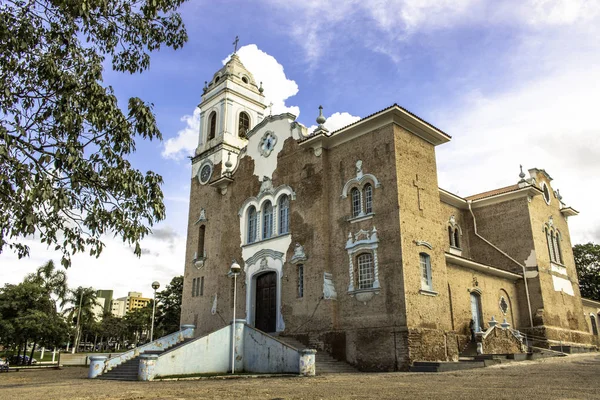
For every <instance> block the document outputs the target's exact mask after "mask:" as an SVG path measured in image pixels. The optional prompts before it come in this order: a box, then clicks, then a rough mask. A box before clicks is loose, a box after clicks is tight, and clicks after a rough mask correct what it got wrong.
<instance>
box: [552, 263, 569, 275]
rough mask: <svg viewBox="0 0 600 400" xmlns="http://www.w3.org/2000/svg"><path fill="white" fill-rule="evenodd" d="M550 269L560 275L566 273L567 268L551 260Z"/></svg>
mask: <svg viewBox="0 0 600 400" xmlns="http://www.w3.org/2000/svg"><path fill="white" fill-rule="evenodd" d="M550 270H551V271H554V272H558V273H559V274H561V275H565V276H566V275H567V268H566V267H563V266H562V265H558V264H555V263H553V262H551V263H550Z"/></svg>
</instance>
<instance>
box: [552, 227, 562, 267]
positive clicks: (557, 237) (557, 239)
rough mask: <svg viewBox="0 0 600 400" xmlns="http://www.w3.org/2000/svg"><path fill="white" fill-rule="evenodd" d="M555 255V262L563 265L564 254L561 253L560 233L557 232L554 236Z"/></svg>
mask: <svg viewBox="0 0 600 400" xmlns="http://www.w3.org/2000/svg"><path fill="white" fill-rule="evenodd" d="M553 243H554V253H555V256H554V258H555V260H556V262H557V263H560V264H562V263H563V261H562V254H561V253H560V235H559V234H558V231H557V232H555V234H554V242H553Z"/></svg>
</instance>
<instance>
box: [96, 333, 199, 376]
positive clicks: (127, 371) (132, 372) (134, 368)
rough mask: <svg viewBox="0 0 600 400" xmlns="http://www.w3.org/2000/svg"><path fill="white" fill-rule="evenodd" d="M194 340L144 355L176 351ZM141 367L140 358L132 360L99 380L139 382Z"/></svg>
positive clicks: (106, 373)
mask: <svg viewBox="0 0 600 400" xmlns="http://www.w3.org/2000/svg"><path fill="white" fill-rule="evenodd" d="M191 340H193V339H184V340H183V341H182V342H179V343H177V344H176V345H174V346H171V347H169V348H167V349H165V350H149V351H145V352H144V353H143V354H156V355H161V354H164V353H168V352H169V351H171V350H174V349H176V348H178V347H180V346H183V345H185V344H186V343H188V342H189V341H191ZM139 367H140V356H137V357H134V358H132V359H130V360H127V361H125V362H124V363H123V364H120V365H118V366H116V367H115V368H113V369H111V370H110V371H108V372H105V373H103V374H102V375H100V376H98V378H97V379H106V380H114V381H137V380H138V370H139Z"/></svg>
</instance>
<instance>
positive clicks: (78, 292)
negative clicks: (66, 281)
mask: <svg viewBox="0 0 600 400" xmlns="http://www.w3.org/2000/svg"><path fill="white" fill-rule="evenodd" d="M80 304H81V325H82V326H84V327H88V326H91V325H92V324H93V323H94V322H95V320H96V316H95V315H94V307H95V306H97V305H100V303H98V299H97V296H96V290H94V289H93V288H91V287H89V288H84V287H81V286H79V287H78V288H76V289H71V290H69V291H68V293H67V295H66V297H65V298H64V299H63V301H62V303H61V308H62V310H63V314H64V315H65V316H66V317H67V321H73V324H77V318H78V317H79V315H80V313H79V305H80ZM65 306H66V307H65Z"/></svg>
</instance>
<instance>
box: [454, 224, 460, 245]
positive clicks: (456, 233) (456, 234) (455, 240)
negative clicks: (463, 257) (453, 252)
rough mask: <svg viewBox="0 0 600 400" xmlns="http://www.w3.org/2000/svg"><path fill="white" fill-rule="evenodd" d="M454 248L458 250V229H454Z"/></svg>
mask: <svg viewBox="0 0 600 400" xmlns="http://www.w3.org/2000/svg"><path fill="white" fill-rule="evenodd" d="M454 247H456V248H459V249H460V238H459V232H458V228H456V229H454Z"/></svg>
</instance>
